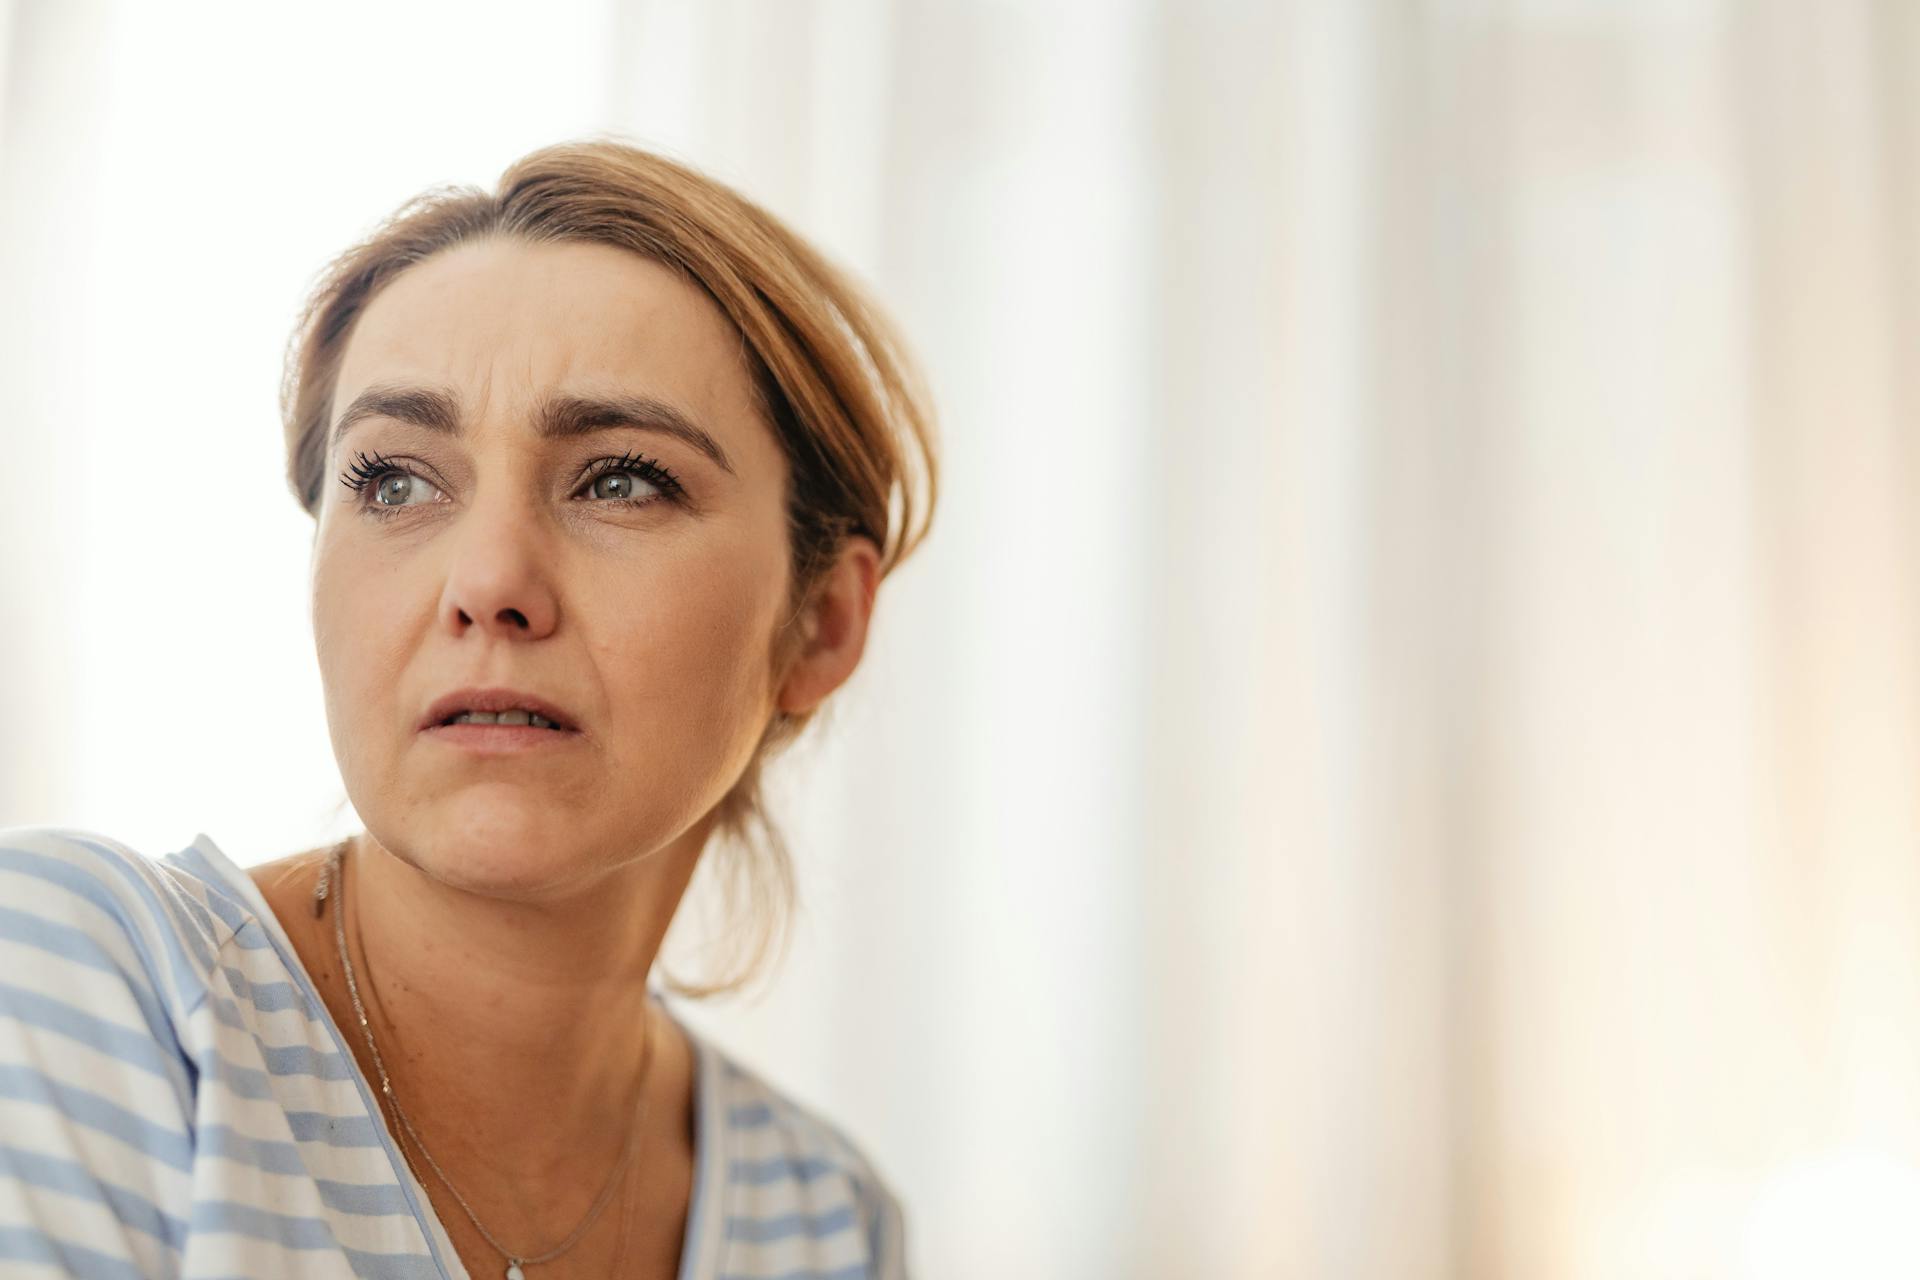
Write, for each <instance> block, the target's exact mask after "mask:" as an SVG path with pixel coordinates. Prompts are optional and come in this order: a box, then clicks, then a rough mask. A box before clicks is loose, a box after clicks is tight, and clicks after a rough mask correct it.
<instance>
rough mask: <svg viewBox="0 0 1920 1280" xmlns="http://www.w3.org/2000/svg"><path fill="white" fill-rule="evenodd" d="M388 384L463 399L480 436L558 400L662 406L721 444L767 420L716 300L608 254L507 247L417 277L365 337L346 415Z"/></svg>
mask: <svg viewBox="0 0 1920 1280" xmlns="http://www.w3.org/2000/svg"><path fill="white" fill-rule="evenodd" d="M376 382H377V383H395V384H401V385H418V386H432V387H440V388H444V389H446V390H449V391H452V392H453V393H455V395H456V396H457V397H458V398H459V400H460V402H461V404H462V406H463V409H464V410H465V412H466V413H468V414H469V415H472V417H473V418H475V419H476V420H477V421H478V422H479V423H480V424H482V425H484V424H486V423H487V422H489V421H490V420H492V419H494V418H499V417H507V418H514V417H524V414H522V413H521V412H520V410H523V409H524V408H525V407H526V406H527V405H529V404H531V403H533V402H535V401H538V400H539V399H541V398H542V397H544V396H546V395H548V394H551V393H553V392H556V391H566V392H572V393H578V394H583V395H590V394H604V393H627V394H643V395H649V396H653V397H656V398H659V399H663V400H666V401H669V402H671V403H673V404H675V405H677V406H679V407H680V408H681V409H682V410H684V411H685V412H686V413H688V414H689V415H690V416H692V417H694V418H695V419H696V420H699V421H701V422H702V423H703V425H706V426H707V427H708V429H709V430H711V431H713V432H714V434H716V435H719V434H721V433H722V432H726V433H728V434H729V435H731V434H733V433H737V432H740V431H742V430H743V429H745V428H747V427H748V425H749V423H750V422H752V421H753V419H754V417H755V414H754V408H753V405H754V400H753V395H752V384H751V380H750V378H749V376H748V373H747V367H746V362H745V360H744V359H743V357H742V344H741V340H740V338H739V335H738V333H737V332H736V331H735V329H734V328H733V326H732V324H731V323H730V322H729V321H728V320H727V318H726V317H725V315H723V314H722V313H721V311H720V309H719V307H718V306H717V305H716V304H715V303H714V302H713V300H712V299H711V298H709V297H708V296H707V295H706V294H705V293H704V292H702V291H701V290H700V289H698V288H696V287H695V286H693V285H691V284H689V283H687V282H686V281H684V280H683V279H681V278H680V277H679V276H678V275H676V274H675V273H674V272H673V271H671V270H669V269H668V268H667V267H664V266H662V265H661V264H659V263H657V262H653V261H650V260H649V259H646V258H642V257H640V256H639V255H638V254H634V253H629V252H627V251H625V250H622V249H617V248H614V247H612V246H611V245H604V244H588V243H575V242H563V243H557V244H533V243H529V242H526V241H522V240H515V239H510V238H504V237H502V238H497V239H489V240H483V241H477V242H474V243H470V244H464V245H458V246H456V247H454V248H451V249H446V250H443V251H441V252H439V253H437V254H435V255H433V256H432V257H430V258H428V259H427V260H426V261H424V262H421V263H418V264H417V265H415V266H412V267H409V268H408V269H407V270H405V271H403V272H402V273H401V274H400V275H399V276H398V277H396V278H395V279H394V280H392V281H391V282H389V283H388V284H387V286H386V287H385V288H384V289H382V290H381V291H380V293H379V294H378V295H377V296H375V298H374V299H373V301H372V302H371V303H370V304H368V306H367V309H366V310H365V312H363V313H362V315H361V316H360V319H359V321H358V322H357V323H356V324H355V326H354V331H353V334H352V336H351V337H350V338H349V340H348V343H347V349H346V351H345V353H344V356H343V358H342V361H341V366H340V376H339V379H338V381H337V383H336V385H335V391H334V397H333V400H334V406H335V412H336V413H338V412H339V410H340V408H341V407H342V406H344V405H346V404H348V403H350V402H351V401H352V399H353V397H354V395H355V394H357V393H358V392H359V391H360V390H361V389H363V388H365V387H367V386H368V385H370V384H373V383H376Z"/></svg>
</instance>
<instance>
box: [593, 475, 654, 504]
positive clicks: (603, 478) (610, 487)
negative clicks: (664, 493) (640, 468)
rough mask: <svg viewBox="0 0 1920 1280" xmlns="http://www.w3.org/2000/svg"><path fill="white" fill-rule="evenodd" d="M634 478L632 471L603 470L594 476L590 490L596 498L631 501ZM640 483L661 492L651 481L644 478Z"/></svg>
mask: <svg viewBox="0 0 1920 1280" xmlns="http://www.w3.org/2000/svg"><path fill="white" fill-rule="evenodd" d="M634 480H635V477H634V475H633V473H632V472H630V471H603V472H601V473H600V474H599V475H597V476H595V477H594V478H593V483H592V484H591V485H590V486H588V490H589V492H591V493H592V494H593V496H594V497H596V498H613V499H616V500H618V499H626V500H628V501H631V500H632V499H633V496H634V491H633V486H634ZM640 483H641V484H644V485H646V486H647V488H648V489H651V490H653V492H655V493H658V492H659V489H658V488H657V487H656V486H655V485H653V484H652V483H651V482H649V481H645V480H642V481H640Z"/></svg>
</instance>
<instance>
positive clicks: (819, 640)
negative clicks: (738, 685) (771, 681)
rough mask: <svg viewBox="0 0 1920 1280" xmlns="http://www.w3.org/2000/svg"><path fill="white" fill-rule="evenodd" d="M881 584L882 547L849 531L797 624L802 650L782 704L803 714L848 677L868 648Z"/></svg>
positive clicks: (779, 700) (784, 689) (790, 670)
mask: <svg viewBox="0 0 1920 1280" xmlns="http://www.w3.org/2000/svg"><path fill="white" fill-rule="evenodd" d="M879 585H880V552H879V549H878V548H877V547H875V546H874V544H873V540H872V539H871V538H867V537H864V536H862V535H859V534H855V535H853V536H852V537H849V538H848V539H847V540H846V542H845V544H844V545H843V546H842V547H841V548H840V555H839V557H838V558H837V559H836V560H835V561H834V563H833V567H832V568H830V569H828V570H827V571H826V575H825V577H824V578H823V579H822V580H821V583H820V585H819V587H818V588H817V589H816V590H815V591H814V594H813V601H812V603H811V604H809V605H808V606H807V608H806V609H805V611H804V612H803V613H802V614H801V616H800V617H799V619H798V620H797V621H796V622H795V624H794V625H795V626H797V627H799V628H800V641H799V652H798V653H797V654H796V656H795V657H794V659H793V662H792V664H791V665H790V666H789V667H788V668H787V675H786V679H785V680H784V681H782V683H781V685H780V693H779V697H778V698H777V699H776V705H777V706H778V707H779V709H780V710H782V711H784V712H786V713H787V714H789V715H803V714H805V713H806V712H809V711H811V710H813V709H814V708H815V707H817V706H819V705H820V703H821V702H822V701H823V700H825V698H826V696H827V695H828V694H830V693H832V692H833V691H834V690H835V689H838V688H839V687H840V686H841V685H842V684H844V683H846V679H847V677H848V676H850V675H852V674H853V669H854V668H855V667H857V666H859V665H860V655H861V653H863V652H864V651H865V650H866V647H867V623H868V620H869V619H871V618H872V617H873V597H874V592H875V590H876V589H877V588H878V587H879Z"/></svg>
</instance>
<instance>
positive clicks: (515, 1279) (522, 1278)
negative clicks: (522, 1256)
mask: <svg viewBox="0 0 1920 1280" xmlns="http://www.w3.org/2000/svg"><path fill="white" fill-rule="evenodd" d="M507 1280H527V1273H526V1272H524V1271H522V1270H521V1269H520V1264H519V1263H517V1262H509V1263H508V1264H507Z"/></svg>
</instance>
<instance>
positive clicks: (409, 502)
mask: <svg viewBox="0 0 1920 1280" xmlns="http://www.w3.org/2000/svg"><path fill="white" fill-rule="evenodd" d="M433 492H434V489H433V486H432V485H430V484H428V483H427V482H426V481H425V480H422V479H421V478H420V477H419V476H416V475H414V474H413V473H412V472H410V471H390V472H388V473H387V474H386V475H384V476H382V477H381V478H380V483H379V484H378V485H376V486H375V487H374V491H373V500H374V501H375V502H376V503H378V504H379V505H381V506H383V507H411V506H418V505H419V504H420V503H422V502H431V501H433Z"/></svg>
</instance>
